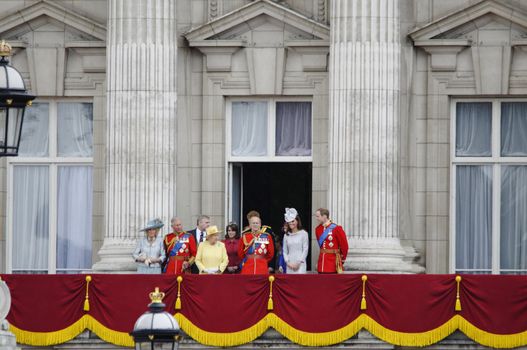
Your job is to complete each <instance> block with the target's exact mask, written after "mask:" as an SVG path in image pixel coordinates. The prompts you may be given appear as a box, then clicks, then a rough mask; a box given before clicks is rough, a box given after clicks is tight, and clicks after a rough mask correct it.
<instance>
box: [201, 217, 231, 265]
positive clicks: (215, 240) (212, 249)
mask: <svg viewBox="0 0 527 350" xmlns="http://www.w3.org/2000/svg"><path fill="white" fill-rule="evenodd" d="M219 234H220V231H218V227H217V226H210V227H209V228H207V240H206V241H205V242H203V243H201V244H200V245H199V247H198V253H197V254H196V260H195V263H196V266H197V267H198V269H199V273H202V274H205V273H208V274H220V273H223V271H225V269H226V268H227V264H228V263H229V258H228V257H227V249H225V244H223V243H222V242H220V241H219Z"/></svg>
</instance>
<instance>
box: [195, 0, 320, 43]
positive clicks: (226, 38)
mask: <svg viewBox="0 0 527 350" xmlns="http://www.w3.org/2000/svg"><path fill="white" fill-rule="evenodd" d="M185 37H186V38H187V40H188V41H189V43H190V46H194V47H198V46H228V45H231V46H232V45H234V46H240V47H249V46H250V47H273V46H276V47H278V46H281V47H283V46H295V44H297V45H300V46H304V45H305V43H306V41H316V42H317V44H319V45H321V46H322V45H325V46H329V27H328V26H325V25H323V24H321V23H318V22H316V21H313V20H311V19H309V18H307V17H305V16H303V15H301V14H299V13H297V12H295V11H293V10H291V9H289V8H286V7H284V6H281V5H279V4H277V3H275V2H272V1H269V0H258V1H254V2H251V3H249V4H247V5H245V6H242V7H240V8H239V9H237V10H235V11H232V12H229V13H227V14H225V15H223V16H221V17H219V18H217V19H214V20H212V21H210V22H208V23H205V24H203V25H201V26H199V27H197V28H194V29H192V30H190V31H189V32H187V33H186V35H185Z"/></svg>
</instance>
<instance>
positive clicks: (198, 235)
mask: <svg viewBox="0 0 527 350" xmlns="http://www.w3.org/2000/svg"><path fill="white" fill-rule="evenodd" d="M209 225H210V217H208V216H207V215H200V216H198V220H197V221H196V228H195V229H193V230H190V231H187V232H188V233H190V234H192V235H193V236H194V238H195V239H196V244H197V246H198V247H199V245H200V243H202V242H204V241H205V239H206V238H207V232H206V230H207V227H209ZM191 271H192V273H195V274H199V269H198V267H197V266H196V264H192V266H191Z"/></svg>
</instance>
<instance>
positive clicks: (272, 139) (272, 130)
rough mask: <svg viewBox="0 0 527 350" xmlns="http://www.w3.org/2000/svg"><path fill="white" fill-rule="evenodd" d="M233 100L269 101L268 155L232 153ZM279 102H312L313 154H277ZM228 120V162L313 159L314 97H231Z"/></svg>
mask: <svg viewBox="0 0 527 350" xmlns="http://www.w3.org/2000/svg"><path fill="white" fill-rule="evenodd" d="M233 102H267V155H266V156H233V155H232V149H231V147H232V103H233ZM277 102H310V103H311V155H310V156H277V155H276V103H277ZM225 105H226V106H225V120H226V124H227V125H226V136H227V137H226V140H225V143H226V144H225V149H226V153H227V154H226V159H227V163H230V162H233V163H237V162H239V163H243V162H275V163H278V162H306V163H307V162H312V161H313V132H314V130H313V129H314V128H313V99H312V98H311V97H308V96H291V97H287V96H280V97H253V96H245V97H229V98H227V101H226V103H225Z"/></svg>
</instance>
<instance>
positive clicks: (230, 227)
mask: <svg viewBox="0 0 527 350" xmlns="http://www.w3.org/2000/svg"><path fill="white" fill-rule="evenodd" d="M229 230H233V231H234V232H236V235H235V236H234V238H235V239H238V238H240V229H239V228H238V225H236V224H235V223H233V222H232V223H230V224H228V225H227V227H226V228H225V239H229V238H230V237H229Z"/></svg>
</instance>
